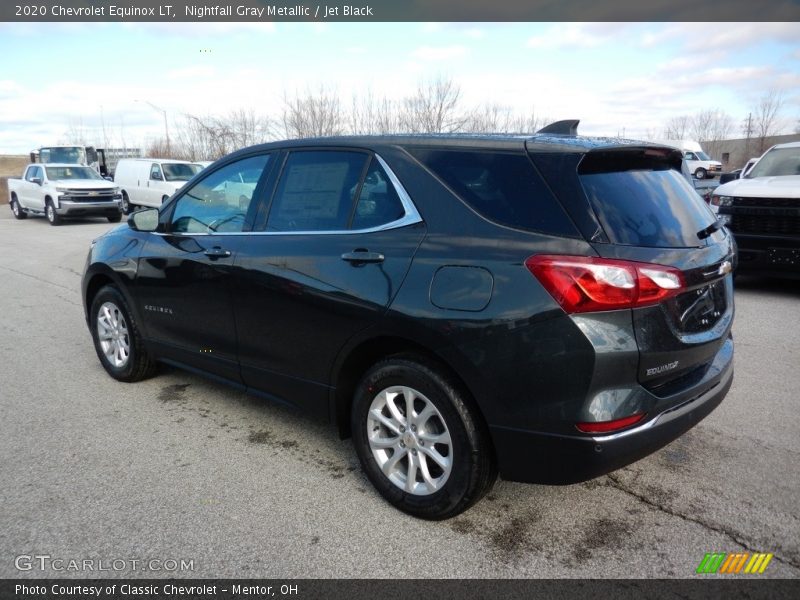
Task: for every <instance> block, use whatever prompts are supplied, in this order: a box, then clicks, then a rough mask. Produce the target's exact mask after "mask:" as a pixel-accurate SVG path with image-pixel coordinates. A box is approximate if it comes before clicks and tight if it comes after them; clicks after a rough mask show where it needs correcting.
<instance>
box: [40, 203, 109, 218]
mask: <svg viewBox="0 0 800 600" xmlns="http://www.w3.org/2000/svg"><path fill="white" fill-rule="evenodd" d="M120 212H121V208H120V201H119V200H114V201H112V202H108V201H104V202H72V201H70V200H60V201H59V203H58V208H57V209H56V213H57V214H58V215H60V216H62V217H77V216H87V217H88V216H91V215H102V216H113V215H117V214H119V213H120Z"/></svg>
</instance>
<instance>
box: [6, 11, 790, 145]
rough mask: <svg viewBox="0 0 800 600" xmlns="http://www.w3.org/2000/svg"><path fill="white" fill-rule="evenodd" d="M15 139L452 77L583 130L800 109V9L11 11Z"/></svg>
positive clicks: (135, 132)
mask: <svg viewBox="0 0 800 600" xmlns="http://www.w3.org/2000/svg"><path fill="white" fill-rule="evenodd" d="M0 57H3V58H2V61H0V154H5V153H25V152H27V151H29V150H30V149H32V148H35V147H38V146H40V145H46V144H53V143H56V142H59V141H62V142H63V141H68V140H67V139H66V136H67V135H68V131H69V130H70V127H72V128H76V127H78V126H82V128H83V129H84V130H85V131H86V132H87V133H88V137H89V138H90V139H89V140H88V141H89V142H90V143H95V144H101V143H102V134H101V128H102V126H103V124H105V128H106V136H107V137H108V138H110V143H112V144H114V145H118V144H120V143H121V142H122V141H123V138H124V141H125V142H126V143H127V144H128V145H129V146H130V145H133V144H142V143H145V142H146V141H147V140H148V139H152V138H153V137H155V136H159V135H162V133H163V116H162V114H161V113H159V112H158V111H157V110H155V109H153V108H151V107H150V106H149V105H148V104H147V103H148V102H149V103H152V104H154V105H156V106H158V107H160V108H161V109H163V110H165V111H166V112H167V115H168V118H169V120H170V125H171V126H172V127H175V126H176V125H177V123H178V121H179V119H180V116H181V115H182V114H184V113H190V114H195V115H205V114H223V113H226V112H228V111H229V110H232V109H238V108H255V109H256V110H257V111H258V112H260V113H264V114H275V113H276V112H277V110H279V108H280V106H281V104H282V98H283V96H284V92H289V93H290V94H291V93H293V92H295V91H303V90H306V89H308V88H319V87H320V86H325V87H327V88H328V89H335V90H337V91H338V92H339V94H340V95H341V96H342V97H343V98H345V99H348V101H349V98H350V96H351V95H353V94H364V93H366V92H369V91H371V92H372V93H373V94H374V95H377V96H383V95H385V96H388V97H391V98H401V97H402V96H404V95H405V94H407V93H409V92H410V91H411V90H413V89H414V88H415V86H416V84H417V82H418V81H419V80H420V79H426V78H427V79H431V78H433V77H436V76H446V77H450V78H452V79H453V80H455V81H456V82H457V83H458V84H459V85H460V86H461V90H462V98H463V105H464V107H470V106H474V105H478V104H481V103H497V104H501V105H506V106H509V107H511V108H512V109H515V110H518V111H520V112H529V111H530V110H532V109H533V110H535V112H536V113H537V114H539V115H542V116H547V117H550V118H552V119H562V118H580V119H581V133H584V134H602V135H621V134H623V133H624V135H626V136H627V137H642V136H645V135H647V134H648V133H652V132H656V131H660V130H662V129H663V127H664V125H665V124H666V122H667V121H668V120H669V118H670V117H673V116H676V115H680V114H692V113H696V112H697V111H699V110H703V109H713V108H719V109H722V110H724V111H726V112H727V113H729V114H730V115H731V116H732V117H733V118H734V120H735V122H736V123H737V131H736V133H737V134H738V133H739V131H738V124H739V123H740V122H741V120H742V119H743V118H744V117H745V116H746V115H747V112H748V110H749V109H750V108H751V107H752V106H753V105H754V104H755V103H756V102H757V101H758V99H759V97H760V96H761V95H763V94H764V92H766V91H767V90H769V89H771V88H774V89H778V90H780V91H781V92H782V94H783V97H784V100H785V104H784V108H783V111H782V116H783V118H784V120H785V132H786V133H789V132H792V131H793V130H794V129H795V127H797V125H798V120H800V24H799V23H692V24H681V23H658V24H646V23H623V24H615V23H592V24H576V23H568V24H556V23H515V24H480V23H470V24H446V23H435V24H426V23H368V24H360V23H337V24H301V23H296V24H293V23H278V24H261V23H253V24H221V23H201V24H196V23H184V24H171V23H170V24H166V23H165V24H115V23H99V24H21V23H3V24H0Z"/></svg>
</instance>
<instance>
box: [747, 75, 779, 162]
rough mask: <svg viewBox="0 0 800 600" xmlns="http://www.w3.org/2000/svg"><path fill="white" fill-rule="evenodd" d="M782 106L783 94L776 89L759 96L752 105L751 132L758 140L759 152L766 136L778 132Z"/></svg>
mask: <svg viewBox="0 0 800 600" xmlns="http://www.w3.org/2000/svg"><path fill="white" fill-rule="evenodd" d="M782 107H783V94H782V93H781V92H780V91H779V90H776V89H771V90H769V91H768V92H766V93H765V94H764V95H763V96H761V98H760V100H759V101H758V103H757V104H756V105H755V106H754V107H753V111H752V114H753V124H752V126H753V132H754V134H755V138H756V139H757V140H758V150H759V152H764V150H765V149H766V145H767V138H769V137H771V136H773V135H775V134H776V133H778V130H779V129H780V126H781V123H780V117H779V114H780V111H781V108H782Z"/></svg>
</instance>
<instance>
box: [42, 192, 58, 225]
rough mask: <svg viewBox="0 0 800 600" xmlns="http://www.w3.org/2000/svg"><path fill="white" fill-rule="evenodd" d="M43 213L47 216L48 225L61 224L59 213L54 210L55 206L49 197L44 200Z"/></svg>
mask: <svg viewBox="0 0 800 600" xmlns="http://www.w3.org/2000/svg"><path fill="white" fill-rule="evenodd" d="M44 214H45V215H46V216H47V221H48V222H49V223H50V225H53V226H57V225H61V215H59V214H58V213H57V212H56V207H55V205H54V204H53V201H52V200H50V199H49V198H48V199H47V201H46V202H45V207H44Z"/></svg>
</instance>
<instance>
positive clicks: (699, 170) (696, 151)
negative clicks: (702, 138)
mask: <svg viewBox="0 0 800 600" xmlns="http://www.w3.org/2000/svg"><path fill="white" fill-rule="evenodd" d="M657 143H659V144H664V145H666V146H672V147H673V148H678V149H679V150H680V151H681V152H683V159H684V160H685V161H686V164H687V166H688V167H689V171H690V172H691V173H692V175H694V176H695V177H696V178H697V179H705V178H706V177H716V176H717V175H719V174H720V173H722V163H721V162H719V161H718V160H711V157H710V156H709V155H708V154H706V153H705V152H703V148H702V147H701V146H700V144H699V143H698V142H695V141H694V140H659V141H658V142H657Z"/></svg>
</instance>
